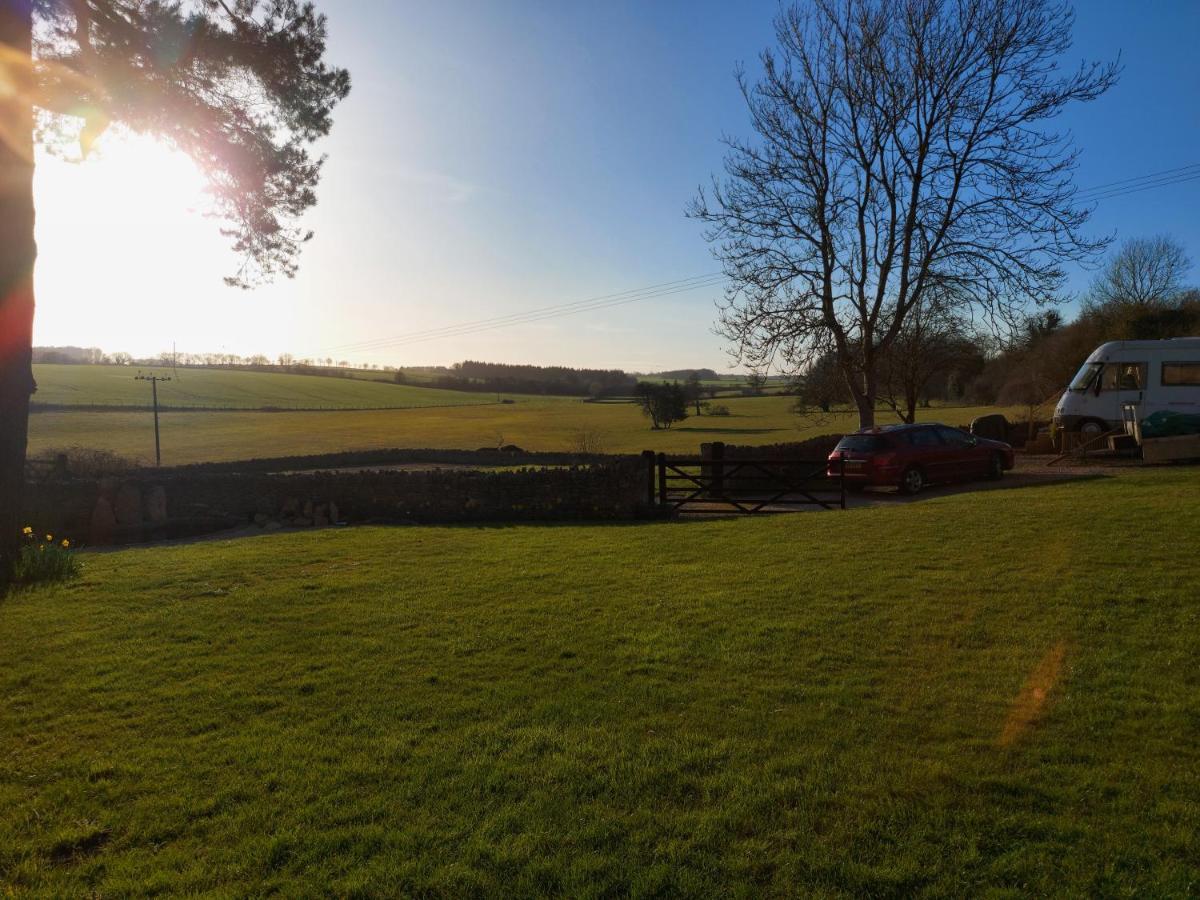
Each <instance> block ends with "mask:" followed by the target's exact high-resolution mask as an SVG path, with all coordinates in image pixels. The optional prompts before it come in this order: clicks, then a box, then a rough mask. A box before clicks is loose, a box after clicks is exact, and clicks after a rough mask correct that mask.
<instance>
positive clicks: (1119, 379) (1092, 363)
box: [1054, 337, 1200, 436]
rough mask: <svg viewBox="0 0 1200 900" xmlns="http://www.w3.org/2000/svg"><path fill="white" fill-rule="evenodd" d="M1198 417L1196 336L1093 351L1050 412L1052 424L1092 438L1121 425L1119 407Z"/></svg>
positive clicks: (1199, 347) (1199, 348)
mask: <svg viewBox="0 0 1200 900" xmlns="http://www.w3.org/2000/svg"><path fill="white" fill-rule="evenodd" d="M1127 403H1134V404H1137V406H1138V417H1139V418H1141V419H1144V418H1145V417H1146V416H1148V415H1150V414H1151V413H1154V412H1158V411H1159V410H1172V411H1174V412H1181V413H1191V414H1197V413H1200V337H1187V338H1174V339H1172V340H1168V341H1109V342H1108V343H1107V344H1101V345H1100V346H1099V347H1097V348H1096V349H1095V350H1093V351H1092V355H1091V356H1089V357H1088V358H1087V362H1085V363H1084V364H1083V367H1082V368H1081V369H1080V370H1079V372H1078V373H1077V374H1076V375H1075V377H1074V378H1073V379H1071V385H1070V387H1068V388H1067V390H1066V391H1065V392H1064V393H1063V395H1062V398H1061V399H1060V400H1059V401H1058V406H1056V407H1055V408H1054V425H1055V428H1057V429H1062V430H1063V431H1078V432H1081V433H1082V434H1084V435H1085V436H1095V435H1099V434H1102V433H1103V432H1105V431H1115V430H1118V429H1120V428H1121V427H1122V414H1121V407H1122V406H1123V405H1125V404H1127Z"/></svg>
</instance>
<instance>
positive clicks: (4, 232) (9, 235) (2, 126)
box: [0, 0, 37, 583]
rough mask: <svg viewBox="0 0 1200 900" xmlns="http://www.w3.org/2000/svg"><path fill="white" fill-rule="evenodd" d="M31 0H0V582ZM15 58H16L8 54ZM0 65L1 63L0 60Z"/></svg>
mask: <svg viewBox="0 0 1200 900" xmlns="http://www.w3.org/2000/svg"><path fill="white" fill-rule="evenodd" d="M32 34H33V9H32V3H31V0H4V2H2V3H0V61H4V60H7V61H9V64H8V65H7V66H5V67H4V68H5V71H4V74H5V75H6V76H7V77H8V78H9V79H10V80H11V81H12V82H14V83H15V86H16V91H15V92H10V93H8V94H4V93H0V583H2V582H3V581H5V580H6V579H7V578H8V576H9V575H10V573H11V571H12V563H13V560H14V558H15V554H16V551H17V548H18V547H19V546H20V540H21V537H20V531H21V526H22V525H23V524H24V523H23V522H22V521H21V517H22V515H23V505H24V497H23V495H24V487H25V442H26V437H27V434H28V430H29V397H30V395H31V394H32V393H33V390H34V384H33V368H32V365H31V362H32V357H33V262H34V259H35V257H36V256H37V247H36V245H35V244H34V237H33V226H34V212H33V110H32V106H31V105H30V101H31V97H32V95H33V77H32V70H31V68H30V67H28V66H22V65H21V64H20V62H21V61H22V60H29V59H30V54H31V41H32ZM14 59H15V60H16V61H17V62H16V64H13V63H12V60H14ZM0 65H3V62H0Z"/></svg>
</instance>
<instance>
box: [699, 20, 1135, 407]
mask: <svg viewBox="0 0 1200 900" xmlns="http://www.w3.org/2000/svg"><path fill="white" fill-rule="evenodd" d="M1072 24H1073V17H1072V13H1071V10H1070V8H1069V7H1067V6H1066V5H1064V4H1060V3H1057V2H1052V0H922V2H904V0H805V2H803V3H796V4H794V5H791V6H789V7H785V8H784V10H783V11H782V12H781V14H780V16H779V18H778V20H777V22H776V38H777V43H778V49H777V50H771V51H768V52H766V53H764V54H763V55H762V72H763V74H762V77H761V79H759V80H758V81H757V82H750V81H749V80H748V79H747V78H746V77H745V76H744V75H742V76H740V78H739V80H740V82H741V86H742V90H743V93H744V95H745V98H746V103H747V105H748V107H749V112H750V117H751V121H752V124H753V127H754V130H755V132H756V137H755V138H754V139H752V140H738V139H729V140H727V144H728V147H729V152H728V154H727V156H726V160H725V172H726V176H727V177H726V178H725V179H724V180H714V183H713V186H712V188H711V189H710V190H707V191H704V192H702V193H701V194H700V196H699V197H698V198H697V200H696V201H695V202H694V203H693V205H692V207H691V209H690V213H691V215H692V216H694V217H695V218H698V219H700V220H701V221H704V222H706V223H707V224H708V226H709V227H708V230H707V232H706V235H707V237H708V239H709V240H710V242H711V243H712V245H713V247H714V253H715V255H716V256H717V257H718V258H719V259H720V260H721V262H722V263H723V266H724V269H725V274H726V276H727V277H728V279H729V284H730V287H729V289H728V291H727V298H726V303H725V305H724V308H723V310H722V315H721V329H722V331H723V333H724V334H725V335H726V336H727V337H728V338H729V339H730V340H731V341H733V343H734V345H735V347H736V351H737V355H738V358H739V360H741V361H743V362H745V363H747V364H749V365H750V366H751V367H753V368H765V367H766V366H767V365H769V364H771V363H777V362H780V361H782V363H784V364H785V365H787V366H789V367H790V368H793V369H800V370H803V369H805V368H807V367H808V366H809V365H811V364H812V363H813V362H815V361H816V360H817V359H818V358H819V357H820V356H821V355H822V354H823V353H825V352H827V351H828V350H829V348H830V347H832V349H833V351H834V353H835V354H836V358H837V360H838V363H839V365H840V366H841V368H842V370H843V372H844V373H845V376H846V381H847V386H848V387H849V389H850V391H851V394H852V396H853V399H854V402H855V405H856V406H857V407H858V412H859V421H860V424H861V425H863V426H870V425H873V424H874V421H875V400H876V398H877V396H878V393H879V379H880V367H881V364H882V360H883V359H884V357H885V356H886V354H887V353H888V351H889V349H890V348H891V346H892V344H894V343H895V342H896V340H897V338H898V336H899V335H900V334H901V332H902V330H903V328H904V325H905V321H906V320H907V318H908V316H909V315H910V314H912V312H913V310H915V309H917V308H918V307H919V306H920V304H921V302H922V298H923V296H924V294H925V292H926V291H927V290H928V289H929V288H930V287H931V285H933V284H942V285H945V286H947V287H949V288H952V289H953V296H954V297H955V298H956V299H957V300H958V302H960V303H961V304H962V305H963V306H966V307H972V308H973V309H974V311H975V312H976V313H982V314H983V315H984V316H985V317H987V318H991V319H999V320H1001V321H1003V322H1004V323H1005V324H1008V323H1011V322H1013V321H1016V320H1017V319H1018V315H1019V313H1020V312H1021V311H1022V308H1023V307H1024V306H1025V304H1026V303H1029V302H1032V303H1035V304H1045V303H1050V302H1053V300H1054V299H1055V297H1056V294H1057V290H1058V288H1059V287H1060V285H1061V283H1062V281H1063V279H1064V272H1063V268H1062V267H1063V264H1064V263H1066V262H1071V261H1078V260H1087V259H1090V258H1092V256H1093V255H1094V254H1095V253H1097V252H1099V251H1100V250H1101V249H1103V247H1104V245H1105V241H1103V240H1089V239H1088V238H1087V237H1086V236H1085V235H1084V234H1083V229H1084V226H1085V225H1086V224H1087V222H1088V218H1089V215H1090V209H1089V208H1088V207H1087V206H1086V205H1084V204H1082V203H1080V202H1078V198H1077V196H1076V192H1075V188H1074V186H1073V182H1072V175H1073V171H1074V169H1075V163H1076V151H1075V149H1074V147H1073V146H1072V144H1071V141H1070V137H1069V135H1067V134H1064V133H1061V132H1059V131H1057V130H1055V129H1054V128H1053V120H1054V118H1055V116H1057V115H1058V114H1059V113H1060V112H1061V111H1062V110H1063V109H1064V108H1066V107H1068V106H1070V105H1072V104H1075V103H1077V102H1085V101H1088V100H1092V99H1094V98H1095V97H1098V96H1099V95H1100V94H1102V93H1104V91H1105V90H1107V89H1108V87H1109V86H1110V85H1112V84H1113V83H1114V82H1115V80H1116V77H1117V69H1116V67H1115V66H1112V65H1103V64H1094V63H1084V64H1082V65H1080V66H1079V67H1078V68H1075V69H1072V68H1068V67H1066V66H1065V65H1064V63H1063V56H1064V54H1065V53H1066V52H1067V51H1068V50H1069V49H1070V45H1071V30H1072Z"/></svg>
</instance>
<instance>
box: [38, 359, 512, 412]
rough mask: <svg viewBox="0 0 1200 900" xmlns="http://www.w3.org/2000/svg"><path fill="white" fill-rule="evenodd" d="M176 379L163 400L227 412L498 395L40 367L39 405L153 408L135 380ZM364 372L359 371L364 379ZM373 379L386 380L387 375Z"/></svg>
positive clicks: (248, 375) (350, 382)
mask: <svg viewBox="0 0 1200 900" xmlns="http://www.w3.org/2000/svg"><path fill="white" fill-rule="evenodd" d="M138 372H142V373H144V374H147V375H149V374H157V375H163V376H167V377H170V378H171V381H169V382H166V383H164V384H160V385H159V386H158V402H159V403H160V404H162V405H163V406H171V407H184V408H186V407H202V408H206V407H220V408H224V409H261V408H263V407H278V408H280V409H379V408H383V407H423V406H458V405H476V404H483V403H492V402H494V401H495V394H477V393H467V392H465V391H446V390H438V389H435V388H427V387H412V386H410V385H402V384H386V383H383V382H380V381H366V380H363V379H362V378H332V377H326V376H320V375H289V374H286V373H281V372H280V373H277V372H239V371H236V370H221V369H187V368H184V369H178V370H174V369H171V368H165V369H155V368H151V367H138V368H134V367H128V366H70V365H36V366H34V367H33V375H34V378H35V379H37V384H38V390H37V393H36V394H35V395H34V398H33V399H34V401H35V402H37V403H47V404H55V405H85V406H87V405H98V406H138V407H149V406H150V385H148V384H146V383H145V382H142V381H136V380H134V376H135V375H137V374H138ZM359 374H362V373H359ZM373 374H374V377H375V378H384V377H386V376H385V374H384V373H382V372H375V373H373Z"/></svg>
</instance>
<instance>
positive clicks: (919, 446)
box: [908, 425, 954, 481]
mask: <svg viewBox="0 0 1200 900" xmlns="http://www.w3.org/2000/svg"><path fill="white" fill-rule="evenodd" d="M908 443H909V444H910V446H911V447H912V454H913V460H914V462H916V463H918V464H919V465H920V466H921V468H922V469H923V470H924V472H925V478H926V480H928V481H947V480H949V479H951V478H953V477H954V476H953V475H952V474H951V462H952V461H951V451H950V448H949V447H948V446H946V442H945V441H943V440H942V438H941V436H940V435H939V434H938V432H937V429H936V428H934V427H933V426H932V425H924V426H921V427H918V428H913V429H911V430H910V431H909V432H908Z"/></svg>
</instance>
